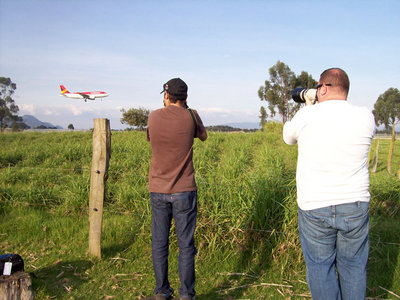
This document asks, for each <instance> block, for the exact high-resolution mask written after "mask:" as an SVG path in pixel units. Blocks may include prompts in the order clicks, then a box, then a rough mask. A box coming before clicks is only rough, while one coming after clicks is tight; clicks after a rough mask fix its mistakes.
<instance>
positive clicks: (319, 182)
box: [283, 100, 376, 210]
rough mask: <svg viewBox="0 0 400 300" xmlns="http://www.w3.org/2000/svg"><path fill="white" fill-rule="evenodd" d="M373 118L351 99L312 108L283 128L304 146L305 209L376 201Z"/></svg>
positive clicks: (300, 195)
mask: <svg viewBox="0 0 400 300" xmlns="http://www.w3.org/2000/svg"><path fill="white" fill-rule="evenodd" d="M375 130H376V127H375V120H374V116H373V114H372V113H371V112H370V111H369V110H368V109H367V108H363V107H357V106H355V105H352V104H350V103H348V102H347V101H345V100H328V101H324V102H322V103H317V104H316V105H312V106H306V107H304V108H302V109H301V110H300V111H298V112H297V113H296V115H295V116H294V117H293V119H292V120H291V121H289V122H286V123H285V125H284V127H283V140H284V141H285V143H286V144H289V145H294V144H296V142H297V143H298V145H299V146H298V161H297V175H296V181H297V203H298V206H299V207H300V208H301V209H302V210H311V209H317V208H321V207H326V206H330V205H338V204H344V203H351V202H356V201H366V202H368V201H369V199H370V194H369V173H368V152H369V147H370V145H371V141H372V138H373V136H374V134H375Z"/></svg>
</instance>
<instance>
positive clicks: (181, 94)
mask: <svg viewBox="0 0 400 300" xmlns="http://www.w3.org/2000/svg"><path fill="white" fill-rule="evenodd" d="M187 91H188V86H187V84H186V83H185V82H184V81H183V80H182V79H180V78H172V79H171V80H169V81H168V82H167V83H165V84H164V85H163V90H162V91H161V93H160V94H162V93H164V92H168V94H171V95H172V96H175V97H176V98H178V99H179V100H186V97H187Z"/></svg>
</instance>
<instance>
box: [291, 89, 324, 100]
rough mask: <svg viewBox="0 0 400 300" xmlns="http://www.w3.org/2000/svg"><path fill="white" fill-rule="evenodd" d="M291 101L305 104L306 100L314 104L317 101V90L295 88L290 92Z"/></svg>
mask: <svg viewBox="0 0 400 300" xmlns="http://www.w3.org/2000/svg"><path fill="white" fill-rule="evenodd" d="M292 99H293V100H294V101H295V102H297V103H305V102H306V101H307V100H308V101H310V102H312V103H315V102H317V101H318V97H317V90H316V89H307V88H302V87H299V88H295V89H294V90H293V92H292Z"/></svg>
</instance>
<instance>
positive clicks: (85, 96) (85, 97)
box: [78, 93, 90, 99]
mask: <svg viewBox="0 0 400 300" xmlns="http://www.w3.org/2000/svg"><path fill="white" fill-rule="evenodd" d="M78 94H79V95H81V96H82V97H83V98H84V99H89V98H90V97H89V95H86V94H84V93H78Z"/></svg>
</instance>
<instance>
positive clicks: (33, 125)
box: [22, 115, 63, 129]
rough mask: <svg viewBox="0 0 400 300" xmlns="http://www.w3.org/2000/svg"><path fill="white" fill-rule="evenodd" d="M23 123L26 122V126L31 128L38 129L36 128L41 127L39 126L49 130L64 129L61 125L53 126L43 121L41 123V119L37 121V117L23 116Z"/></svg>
mask: <svg viewBox="0 0 400 300" xmlns="http://www.w3.org/2000/svg"><path fill="white" fill-rule="evenodd" d="M22 122H24V123H25V124H26V125H28V126H29V127H31V128H36V127H39V126H45V127H47V128H57V129H63V128H62V127H61V126H59V125H53V124H51V123H48V122H42V121H40V120H39V119H37V118H36V117H34V116H32V115H23V116H22Z"/></svg>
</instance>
